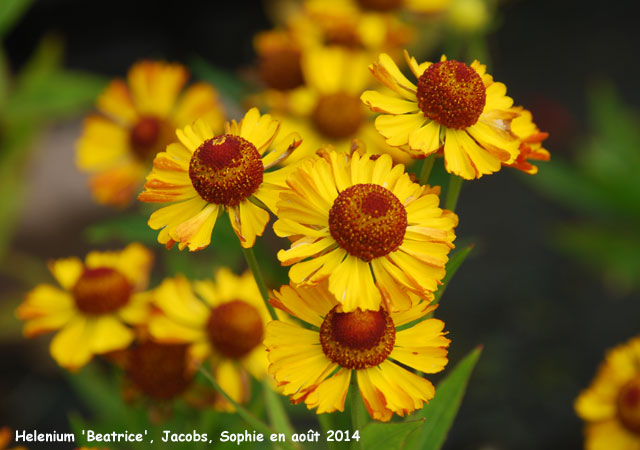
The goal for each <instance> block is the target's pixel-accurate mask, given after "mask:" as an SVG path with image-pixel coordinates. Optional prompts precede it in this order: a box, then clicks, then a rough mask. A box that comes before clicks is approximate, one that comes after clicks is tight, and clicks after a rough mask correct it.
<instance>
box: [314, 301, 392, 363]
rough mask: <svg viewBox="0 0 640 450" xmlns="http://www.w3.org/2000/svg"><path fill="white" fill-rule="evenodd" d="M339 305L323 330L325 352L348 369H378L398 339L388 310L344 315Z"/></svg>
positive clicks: (354, 312)
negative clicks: (338, 309) (376, 367)
mask: <svg viewBox="0 0 640 450" xmlns="http://www.w3.org/2000/svg"><path fill="white" fill-rule="evenodd" d="M337 308H338V306H335V307H334V308H333V309H332V310H331V311H329V313H328V314H327V315H326V316H325V318H324V321H323V322H322V326H321V327H320V343H321V344H322V351H323V352H324V354H325V355H326V356H327V358H329V359H330V360H331V361H333V362H335V363H336V364H339V365H340V366H341V367H344V368H347V369H366V368H369V367H375V366H377V365H378V364H380V363H382V362H383V361H384V360H386V359H387V357H388V356H389V354H390V353H391V351H392V350H393V345H394V343H395V340H396V328H395V326H394V324H393V320H391V317H390V316H389V315H388V314H387V312H386V311H384V310H382V309H381V310H379V311H362V310H360V309H356V310H355V311H353V312H348V313H343V312H338V311H337Z"/></svg>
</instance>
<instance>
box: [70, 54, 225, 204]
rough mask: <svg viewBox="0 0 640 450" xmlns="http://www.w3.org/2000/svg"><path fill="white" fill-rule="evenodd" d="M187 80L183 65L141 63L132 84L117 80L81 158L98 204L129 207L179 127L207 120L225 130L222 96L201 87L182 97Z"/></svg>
mask: <svg viewBox="0 0 640 450" xmlns="http://www.w3.org/2000/svg"><path fill="white" fill-rule="evenodd" d="M187 78H188V72H187V69H186V68H185V67H183V66H181V65H179V64H167V63H161V62H153V61H142V62H139V63H137V64H135V65H134V66H133V67H131V69H130V70H129V75H128V82H125V81H124V80H121V79H116V80H113V81H112V82H111V83H110V84H109V86H108V87H107V88H106V89H105V91H104V92H103V93H102V94H101V95H100V97H99V98H98V101H97V108H98V111H99V112H100V113H101V114H100V115H93V116H90V117H88V118H87V119H86V121H85V126H84V132H83V134H82V137H81V138H80V140H79V141H78V144H77V154H76V165H77V166H78V168H80V169H81V170H83V171H86V172H89V173H90V174H91V179H90V187H91V192H92V194H93V196H94V197H95V199H96V201H98V202H99V203H105V204H109V205H115V206H126V205H127V204H128V203H129V202H130V201H131V200H132V199H133V197H134V195H135V193H136V191H137V190H138V189H139V188H140V185H141V184H142V182H143V181H144V176H145V174H146V173H147V171H148V169H149V166H150V164H151V161H152V160H153V157H154V156H155V154H156V153H158V152H160V151H162V150H164V148H165V147H166V145H167V144H169V143H170V142H172V141H173V140H174V139H175V134H174V130H175V129H176V128H177V127H182V126H184V125H187V124H189V123H191V122H193V121H194V120H196V119H197V118H198V117H202V116H204V115H207V118H208V120H209V122H210V125H211V126H212V127H213V128H214V129H216V130H221V129H222V125H223V123H224V113H223V109H222V105H221V103H220V101H219V100H218V94H217V92H216V91H215V90H214V89H213V88H212V87H211V86H209V85H207V84H205V83H196V84H194V85H193V86H191V87H189V88H188V89H186V90H185V91H184V93H182V95H181V91H182V88H183V86H184V84H185V83H186V82H187Z"/></svg>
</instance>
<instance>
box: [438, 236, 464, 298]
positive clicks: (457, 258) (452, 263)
mask: <svg viewBox="0 0 640 450" xmlns="http://www.w3.org/2000/svg"><path fill="white" fill-rule="evenodd" d="M471 250H473V244H471V245H467V246H466V247H464V248H463V249H461V250H458V251H455V252H453V254H452V255H451V258H449V261H448V262H447V266H446V270H447V273H446V275H445V276H444V278H443V280H442V284H441V285H440V287H439V288H438V290H437V291H436V293H435V299H434V304H436V303H438V302H439V301H440V297H442V294H444V290H445V289H446V287H447V285H448V284H449V282H450V281H451V279H452V278H453V276H454V275H455V274H456V272H457V271H458V269H459V268H460V266H461V265H462V263H463V262H464V261H465V260H466V259H467V256H469V253H471Z"/></svg>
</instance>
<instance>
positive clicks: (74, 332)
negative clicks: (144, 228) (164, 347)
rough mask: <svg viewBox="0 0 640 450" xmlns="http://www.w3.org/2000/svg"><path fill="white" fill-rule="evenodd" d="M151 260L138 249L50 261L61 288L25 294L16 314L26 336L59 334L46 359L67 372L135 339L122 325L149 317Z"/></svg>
mask: <svg viewBox="0 0 640 450" xmlns="http://www.w3.org/2000/svg"><path fill="white" fill-rule="evenodd" d="M151 262H152V255H151V252H149V250H147V249H145V248H144V247H142V246H141V245H139V244H131V245H129V246H128V247H126V248H125V249H124V250H122V251H119V252H91V253H89V254H88V255H87V257H86V259H85V262H84V264H83V263H82V261H80V260H79V259H78V258H68V259H60V260H57V261H53V262H52V263H51V264H50V265H49V269H50V271H51V273H52V274H53V276H54V277H55V278H56V280H57V281H58V283H59V284H60V286H61V287H62V289H60V288H58V287H55V286H52V285H49V284H41V285H39V286H37V287H36V288H35V289H33V290H32V291H30V292H29V293H28V294H27V298H26V299H25V301H24V302H23V303H22V304H21V305H20V306H19V307H18V309H17V315H18V317H19V318H20V319H22V320H24V321H25V322H26V323H25V327H24V334H25V335H26V336H28V337H31V336H36V335H38V334H41V333H46V332H49V331H54V330H59V331H58V332H57V333H56V335H55V337H54V338H53V340H52V341H51V348H50V349H51V356H53V358H54V359H55V360H56V361H57V362H58V364H60V365H61V366H62V367H65V368H67V369H69V370H75V369H78V368H80V367H82V366H84V365H85V364H86V363H87V362H89V360H90V359H91V358H92V357H93V355H96V354H103V353H107V352H112V351H114V350H120V349H123V348H126V347H127V346H128V345H129V344H130V343H131V342H132V341H133V338H134V331H133V330H132V329H131V328H130V327H128V326H127V324H134V325H137V324H140V323H142V322H143V321H144V320H146V318H147V317H148V314H149V309H148V305H149V303H148V294H147V293H145V292H141V291H142V290H144V289H145V288H146V287H147V282H148V278H149V271H150V268H151Z"/></svg>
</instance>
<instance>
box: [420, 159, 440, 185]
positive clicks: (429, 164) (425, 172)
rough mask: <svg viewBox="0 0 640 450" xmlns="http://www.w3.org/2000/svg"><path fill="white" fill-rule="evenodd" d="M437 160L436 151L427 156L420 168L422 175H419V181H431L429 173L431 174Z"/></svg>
mask: <svg viewBox="0 0 640 450" xmlns="http://www.w3.org/2000/svg"><path fill="white" fill-rule="evenodd" d="M435 162H436V155H435V153H434V154H432V155H429V156H427V157H426V158H425V159H424V160H423V161H422V168H421V169H420V175H419V176H418V183H420V184H427V181H429V175H431V169H433V163H435Z"/></svg>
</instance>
